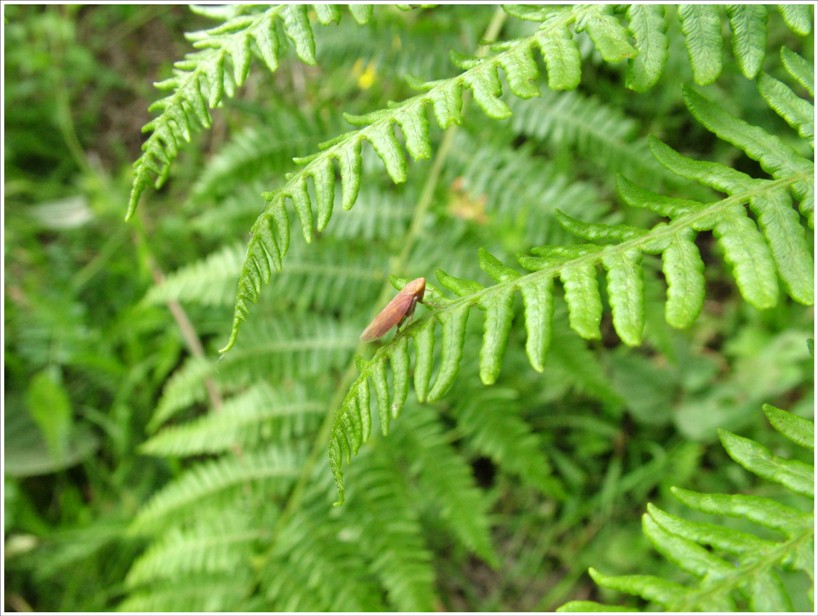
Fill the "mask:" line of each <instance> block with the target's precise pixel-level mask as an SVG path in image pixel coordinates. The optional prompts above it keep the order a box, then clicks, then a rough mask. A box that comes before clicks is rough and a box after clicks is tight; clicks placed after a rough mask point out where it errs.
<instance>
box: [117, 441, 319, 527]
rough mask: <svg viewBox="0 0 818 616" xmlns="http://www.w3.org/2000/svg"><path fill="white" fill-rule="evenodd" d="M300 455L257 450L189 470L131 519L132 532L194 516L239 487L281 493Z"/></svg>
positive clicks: (291, 451) (289, 451)
mask: <svg viewBox="0 0 818 616" xmlns="http://www.w3.org/2000/svg"><path fill="white" fill-rule="evenodd" d="M303 458H304V454H303V452H297V451H295V449H275V448H272V447H269V448H267V449H266V450H259V451H255V452H253V453H248V454H245V455H243V456H240V457H239V456H236V457H223V458H220V459H218V460H214V461H212V462H205V463H202V464H199V465H197V466H194V467H192V468H191V469H190V470H188V471H186V472H185V473H183V474H182V475H180V476H179V478H177V479H176V480H175V481H173V482H171V483H169V484H168V485H167V486H165V487H164V488H163V489H162V490H160V491H159V492H157V493H156V494H155V495H154V496H153V498H151V500H150V501H149V502H148V503H147V504H146V505H145V506H144V507H143V508H142V510H141V511H140V512H139V514H138V515H137V516H136V518H134V521H133V523H132V526H131V529H132V531H134V532H140V531H143V530H145V529H147V528H150V527H156V526H157V525H158V524H161V522H162V521H163V520H166V519H167V518H168V516H171V515H172V516H175V517H177V518H178V517H181V516H185V517H190V516H195V513H196V508H199V507H201V504H202V502H206V499H208V498H229V497H230V496H233V495H236V494H237V493H239V492H240V490H241V488H242V487H245V486H247V485H250V484H252V485H253V486H254V488H256V489H260V488H261V487H262V486H263V487H264V490H265V493H266V494H268V496H269V494H272V493H278V494H281V493H283V492H284V491H285V490H286V489H287V488H288V487H289V486H290V485H291V484H292V482H293V481H294V480H295V479H296V478H297V477H298V473H299V468H300V466H301V463H302V462H303Z"/></svg>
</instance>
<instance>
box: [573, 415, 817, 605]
mask: <svg viewBox="0 0 818 616" xmlns="http://www.w3.org/2000/svg"><path fill="white" fill-rule="evenodd" d="M765 413H767V415H768V417H770V418H772V417H775V420H774V421H775V423H774V424H773V425H775V426H777V425H785V426H787V427H786V432H784V434H785V435H786V436H788V437H790V438H791V440H793V441H794V442H796V443H805V442H807V441H808V440H809V439H811V438H812V437H813V436H814V425H813V423H812V422H811V421H808V420H805V419H801V418H798V417H795V416H793V415H789V414H788V413H786V412H784V411H781V410H780V409H774V408H773V407H769V406H766V405H765ZM720 438H721V441H722V445H723V446H724V448H725V449H726V451H727V453H728V454H729V455H730V457H731V458H733V459H734V460H735V461H736V462H738V463H739V464H741V465H742V466H743V467H744V468H746V469H747V470H748V471H750V472H752V473H754V474H756V475H758V476H759V477H761V478H764V479H767V480H769V481H772V482H775V483H778V484H779V485H781V486H783V487H784V488H786V489H787V490H790V491H792V492H794V493H796V494H802V495H804V496H806V497H808V498H809V499H810V500H812V498H813V497H814V485H813V484H814V481H815V479H814V474H815V469H814V467H813V466H812V465H811V464H806V463H802V462H799V461H797V460H787V459H782V458H780V457H778V456H775V455H773V454H772V453H771V452H770V451H769V450H768V449H767V448H766V447H764V446H762V445H761V444H759V443H757V442H755V441H752V440H750V439H746V438H743V437H739V436H737V435H735V434H732V433H730V432H727V431H726V430H723V431H721V432H720ZM810 442H811V441H810ZM673 494H674V495H675V496H676V497H677V498H678V499H679V500H680V501H682V502H683V503H684V504H685V505H687V506H688V507H691V508H692V509H695V510H697V511H700V512H703V513H708V514H715V515H722V516H730V517H736V518H739V519H740V520H742V521H744V522H745V523H748V524H750V525H759V526H762V527H764V528H766V529H769V530H770V531H773V533H774V534H775V535H776V538H775V539H769V538H763V537H761V536H759V535H757V534H755V533H751V532H745V531H739V530H735V529H732V528H728V527H726V526H721V525H718V524H713V523H708V522H702V521H690V520H686V519H684V518H681V517H678V516H675V515H672V514H669V513H667V512H665V511H662V510H661V509H659V508H658V507H655V506H654V505H651V504H649V505H648V511H647V513H646V514H645V515H644V516H643V518H642V523H643V529H644V533H645V535H646V536H647V538H648V539H649V540H650V542H651V543H652V544H653V545H654V547H655V548H656V549H657V550H658V551H659V552H661V553H662V555H663V556H665V558H667V559H668V560H670V561H671V562H672V563H673V564H675V565H677V566H678V567H680V568H681V569H682V570H684V571H685V572H686V573H688V574H689V575H690V576H692V578H693V579H694V580H695V581H694V583H692V584H689V585H684V584H680V583H676V582H670V581H668V580H664V579H662V578H659V577H656V576H649V575H626V576H607V575H603V574H602V573H600V572H598V571H596V570H595V569H590V570H589V573H590V575H591V577H592V578H593V579H594V581H595V582H596V583H597V584H599V585H600V586H603V587H605V588H609V589H612V590H618V591H620V592H625V593H628V594H631V595H636V596H640V597H642V598H643V599H646V600H647V601H651V602H653V603H654V604H658V605H660V606H662V607H663V608H664V609H665V610H667V611H678V612H684V611H702V610H703V611H735V610H737V609H741V608H742V607H743V606H747V607H746V608H744V609H749V610H751V611H758V612H784V611H792V610H793V609H794V607H793V600H792V596H791V594H790V593H791V590H790V589H789V588H788V587H787V586H785V585H784V584H783V581H782V579H781V573H782V572H783V571H786V570H795V571H802V572H804V573H806V575H807V576H808V577H809V578H810V583H811V581H812V576H813V573H812V562H813V558H814V557H813V553H812V549H813V542H814V515H813V513H806V512H804V511H800V510H798V509H795V508H793V507H791V506H789V505H783V504H781V503H779V502H777V501H775V500H772V499H770V498H766V497H759V496H750V495H743V494H736V495H730V494H700V493H697V492H691V491H688V490H682V489H679V488H674V489H673ZM705 546H709V549H708V548H707V547H705ZM610 607H611V606H605V605H599V604H596V603H593V602H587V601H581V602H571V603H568V604H566V605H564V606H562V607H561V608H560V610H559V611H566V612H570V611H577V610H582V611H585V610H594V611H599V610H607V609H609V608H610Z"/></svg>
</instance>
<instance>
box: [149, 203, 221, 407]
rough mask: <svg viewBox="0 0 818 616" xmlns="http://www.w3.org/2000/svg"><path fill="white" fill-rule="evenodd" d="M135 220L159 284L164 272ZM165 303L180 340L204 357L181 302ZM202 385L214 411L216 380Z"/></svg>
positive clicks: (217, 396) (217, 400)
mask: <svg viewBox="0 0 818 616" xmlns="http://www.w3.org/2000/svg"><path fill="white" fill-rule="evenodd" d="M135 220H136V221H137V222H138V224H136V225H134V229H135V231H134V239H135V240H136V243H137V246H138V247H140V248H141V249H142V250H144V252H145V260H146V261H147V265H148V269H150V272H151V276H152V277H153V280H154V282H156V284H157V285H161V284H162V283H163V282H164V281H165V274H164V272H163V271H162V269H161V268H160V267H159V265H157V263H156V257H154V255H153V251H152V250H151V248H150V244H149V243H148V240H147V238H146V236H145V228H144V225H143V224H142V218H141V216H136V217H135ZM167 305H168V310H170V314H171V315H172V316H173V320H174V321H176V325H177V326H178V327H179V332H180V333H181V334H182V340H184V341H185V346H187V348H188V350H189V351H190V354H191V355H193V356H194V357H206V354H205V350H204V347H203V346H202V341H201V340H200V339H199V334H198V333H197V332H196V327H195V326H194V325H193V322H192V321H191V320H190V318H189V317H188V316H187V312H185V309H184V308H183V307H182V304H180V303H179V302H177V301H176V300H168V301H167ZM204 385H205V389H206V390H207V396H208V398H209V399H210V404H211V406H212V408H213V409H214V410H215V411H218V410H219V409H221V407H222V404H223V401H222V396H221V393H220V392H219V388H218V387H217V386H216V382H215V381H214V380H213V378H212V377H209V376H208V377H205V379H204Z"/></svg>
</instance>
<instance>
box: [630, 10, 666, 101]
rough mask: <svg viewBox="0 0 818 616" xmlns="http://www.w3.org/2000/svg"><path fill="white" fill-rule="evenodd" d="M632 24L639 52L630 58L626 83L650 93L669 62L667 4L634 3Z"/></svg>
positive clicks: (640, 90)
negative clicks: (666, 33) (666, 32)
mask: <svg viewBox="0 0 818 616" xmlns="http://www.w3.org/2000/svg"><path fill="white" fill-rule="evenodd" d="M628 24H629V27H628V29H629V31H630V33H631V35H633V38H634V40H635V41H636V43H635V44H636V49H637V51H638V52H639V53H638V55H637V56H636V57H635V58H632V59H631V60H629V61H628V72H627V78H626V84H627V86H628V87H629V88H631V89H632V90H636V91H637V92H646V91H647V90H649V89H650V88H651V87H652V86H653V85H654V84H655V83H656V82H657V81H658V80H659V77H660V76H661V75H662V70H663V69H664V67H665V63H666V62H667V48H668V41H667V36H666V35H665V31H666V30H667V22H666V20H665V7H662V6H656V5H651V4H632V5H630V6H628Z"/></svg>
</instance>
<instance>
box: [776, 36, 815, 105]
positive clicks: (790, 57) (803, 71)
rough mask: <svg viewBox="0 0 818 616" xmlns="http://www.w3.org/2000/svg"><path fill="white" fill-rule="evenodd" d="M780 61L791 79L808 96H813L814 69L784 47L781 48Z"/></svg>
mask: <svg viewBox="0 0 818 616" xmlns="http://www.w3.org/2000/svg"><path fill="white" fill-rule="evenodd" d="M781 61H782V62H783V63H784V67H785V68H786V69H787V72H789V74H790V75H792V77H793V79H795V80H796V81H797V82H798V83H799V84H800V85H801V87H803V88H804V89H805V90H806V91H807V92H809V95H810V96H815V67H814V66H813V65H812V64H811V63H809V62H807V61H806V60H805V59H804V58H802V57H801V56H799V55H798V54H797V53H795V52H794V51H791V50H789V49H787V48H786V47H782V48H781Z"/></svg>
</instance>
